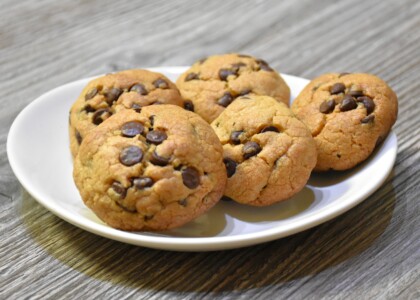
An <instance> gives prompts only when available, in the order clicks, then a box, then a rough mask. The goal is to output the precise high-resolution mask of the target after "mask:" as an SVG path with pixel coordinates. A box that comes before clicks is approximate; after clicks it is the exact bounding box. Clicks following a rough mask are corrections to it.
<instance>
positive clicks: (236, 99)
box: [70, 54, 397, 231]
mask: <svg viewBox="0 0 420 300" xmlns="http://www.w3.org/2000/svg"><path fill="white" fill-rule="evenodd" d="M289 98H290V89H289V87H288V86H287V84H286V82H285V81H284V80H283V79H282V77H281V76H280V75H279V74H278V73H277V72H276V71H275V70H273V69H272V68H271V67H270V66H269V65H268V64H267V62H265V61H263V60H261V59H256V58H254V57H251V56H247V55H240V54H226V55H217V56H210V57H208V58H207V59H203V60H200V61H198V62H196V63H195V64H194V65H193V66H192V67H191V68H190V69H189V70H187V71H186V72H185V73H183V74H182V75H181V76H180V77H179V78H178V80H177V82H176V85H175V84H174V83H172V82H171V81H170V80H169V79H168V78H166V77H165V76H164V75H162V74H159V73H155V72H150V71H146V70H127V71H122V72H118V73H115V74H108V75H105V76H103V77H99V78H97V79H95V80H92V81H91V82H90V83H89V84H88V85H87V86H86V87H85V89H84V90H83V91H82V93H81V95H80V97H79V98H78V99H77V100H76V102H75V103H74V105H73V107H72V108H71V111H70V146H71V152H72V155H73V157H74V180H75V183H76V186H77V188H78V189H79V192H80V194H81V196H82V199H83V201H84V203H85V204H86V205H87V206H88V207H89V208H90V209H92V211H93V212H94V213H95V214H96V215H97V216H98V217H99V218H101V219H102V220H103V221H104V222H106V223H107V224H109V225H110V226H112V227H114V228H118V229H122V230H132V231H139V230H166V229H170V228H174V227H179V226H182V225H183V224H185V223H187V222H189V221H191V220H193V219H195V218H197V217H198V216H200V215H202V214H203V213H205V212H206V211H207V210H209V209H210V208H211V207H212V206H214V205H215V204H216V203H217V202H218V201H219V200H220V199H221V198H224V199H231V200H233V201H236V202H238V203H241V204H244V205H252V206H267V205H271V204H273V203H277V202H279V201H282V200H285V199H289V198H290V197H292V196H293V195H295V194H296V193H298V192H299V191H300V190H301V189H302V188H303V187H304V186H305V184H306V183H307V181H308V179H309V176H310V174H311V172H312V171H313V170H316V171H325V170H330V169H333V170H345V169H349V168H352V167H354V166H355V165H357V164H358V163H360V162H362V161H363V160H365V159H366V158H367V157H368V156H369V155H370V154H371V153H372V151H373V150H374V148H375V146H376V145H377V144H378V142H380V141H381V140H382V139H383V138H384V137H385V136H386V134H387V133H388V132H389V130H390V128H391V127H392V125H393V124H394V122H395V120H396V115H397V98H396V96H395V93H394V92H393V91H392V90H391V89H390V88H389V87H388V86H387V85H386V83H385V82H383V81H382V80H380V79H379V78H377V77H375V76H373V75H368V74H327V75H323V76H321V77H319V78H317V79H315V80H313V81H312V82H311V83H310V84H309V85H308V86H307V87H306V88H305V89H304V90H303V91H302V93H301V94H300V95H299V96H298V97H297V99H296V100H295V102H294V103H293V105H292V110H290V109H289V108H288V103H289Z"/></svg>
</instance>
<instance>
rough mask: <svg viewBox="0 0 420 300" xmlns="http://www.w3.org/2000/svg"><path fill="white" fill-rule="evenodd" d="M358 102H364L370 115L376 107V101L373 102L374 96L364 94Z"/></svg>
mask: <svg viewBox="0 0 420 300" xmlns="http://www.w3.org/2000/svg"><path fill="white" fill-rule="evenodd" d="M357 101H358V102H362V103H363V105H364V106H365V108H366V113H367V114H368V115H369V114H370V113H371V112H373V110H374V109H375V102H373V100H372V98H370V97H367V96H363V97H359V98H357Z"/></svg>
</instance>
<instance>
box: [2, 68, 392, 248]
mask: <svg viewBox="0 0 420 300" xmlns="http://www.w3.org/2000/svg"><path fill="white" fill-rule="evenodd" d="M187 68H188V67H187V66H173V67H154V68H145V69H147V70H151V71H155V72H160V73H176V74H178V73H182V72H184V71H185V70H186V69H187ZM98 76H101V75H97V76H92V77H87V78H83V79H78V80H75V81H72V82H69V83H66V84H63V85H60V86H58V87H55V88H53V89H51V90H49V91H47V92H46V93H43V94H42V95H40V96H39V97H37V98H35V99H34V100H32V101H31V102H30V103H29V104H28V105H26V106H25V107H24V108H23V109H22V110H21V111H20V112H19V114H18V115H17V116H16V118H15V119H14V120H13V123H12V125H11V126H10V129H9V133H8V135H7V146H6V150H7V151H6V152H7V157H8V161H9V164H10V166H11V168H12V171H13V173H14V174H15V176H16V178H17V179H18V181H19V182H20V184H21V185H22V186H23V188H24V189H25V190H26V191H27V192H28V193H29V194H30V195H31V196H32V197H33V198H34V199H35V200H36V201H37V202H38V203H39V204H41V205H42V206H44V207H45V208H46V209H47V210H49V211H50V212H52V213H53V214H55V215H56V216H58V217H59V218H61V219H63V220H65V221H66V222H68V223H70V224H72V225H74V226H76V227H79V228H81V229H83V230H86V231H88V232H91V233H93V234H96V235H99V236H102V237H105V238H109V239H112V240H116V241H120V242H124V243H128V244H132V245H137V246H144V247H149V248H155V249H161V250H172V251H215V250H227V249H233V248H240V247H246V246H251V245H255V244H259V243H263V242H268V241H272V240H276V239H279V238H283V237H286V236H289V235H293V234H296V233H298V232H301V231H304V230H306V229H309V228H312V227H315V226H317V225H319V224H322V223H324V222H326V221H329V220H331V219H333V218H335V217H337V216H339V215H341V214H343V213H344V212H346V211H348V210H350V209H351V208H353V207H355V206H356V205H358V204H359V203H361V202H362V201H364V200H365V199H366V198H368V197H369V196H370V195H372V194H373V193H374V192H375V191H376V190H377V189H378V188H379V187H380V186H382V185H383V183H384V182H385V180H386V179H387V178H388V176H389V174H390V173H391V172H392V170H393V166H394V164H395V160H396V156H397V151H398V141H397V136H396V134H395V133H394V132H393V130H392V129H391V130H390V132H389V134H388V136H387V137H386V139H385V140H384V141H383V143H382V145H381V146H380V147H383V146H384V145H386V144H388V143H391V147H390V150H391V153H389V154H388V156H390V157H388V158H389V159H390V160H388V161H387V164H386V172H384V173H383V174H382V176H381V177H380V179H379V180H378V181H377V182H376V183H375V184H374V185H372V186H369V188H368V189H367V190H366V189H363V191H364V192H361V191H359V192H358V193H357V194H356V195H352V197H350V198H349V197H347V199H345V201H343V202H339V203H335V204H334V205H331V207H325V208H323V209H321V210H318V211H316V212H314V213H313V214H311V215H307V216H305V217H304V218H303V219H299V218H298V219H295V220H293V221H292V222H291V223H289V224H286V225H285V226H282V227H281V228H279V226H275V227H273V228H270V229H264V230H261V231H257V232H251V233H245V234H238V235H235V236H229V235H227V236H212V237H173V236H154V235H144V234H142V233H139V232H127V231H122V230H118V229H114V228H111V227H109V226H108V225H106V224H100V223H97V222H95V221H93V220H90V219H88V218H82V219H80V216H79V217H78V218H76V216H77V215H76V214H74V213H73V212H69V211H66V210H65V208H63V207H62V206H60V205H59V204H58V203H56V202H55V201H50V199H44V197H43V196H42V195H40V193H39V192H38V191H37V189H36V187H35V186H32V183H30V181H28V180H27V178H26V177H25V175H24V174H23V172H22V171H21V169H20V166H19V163H18V162H17V161H16V159H15V157H14V154H13V147H14V146H13V145H14V144H15V143H16V140H14V136H16V134H15V132H16V130H17V128H18V126H19V124H20V123H21V122H22V121H23V120H25V117H26V116H27V115H28V114H29V113H30V111H31V108H32V107H33V106H35V105H37V104H38V103H39V102H42V101H43V99H44V98H48V97H49V96H50V94H53V93H54V92H56V91H58V90H61V89H63V88H68V87H71V86H72V85H77V84H79V83H80V82H81V81H88V80H91V79H93V78H96V77H98ZM281 76H282V77H283V78H284V79H285V80H286V81H288V80H287V79H294V80H299V81H305V84H307V83H308V82H309V80H308V79H306V78H302V77H297V76H293V75H288V74H283V73H281ZM394 145H395V146H394ZM73 215H74V217H73V218H72V216H73ZM79 219H80V220H79Z"/></svg>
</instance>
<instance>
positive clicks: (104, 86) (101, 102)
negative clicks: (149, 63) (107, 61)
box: [69, 69, 183, 156]
mask: <svg viewBox="0 0 420 300" xmlns="http://www.w3.org/2000/svg"><path fill="white" fill-rule="evenodd" d="M153 104H174V105H178V106H182V105H183V100H182V98H181V95H180V93H179V91H178V89H177V88H176V86H175V84H174V83H172V82H171V81H170V80H169V79H168V78H166V77H165V76H164V75H162V74H159V73H155V72H151V71H147V70H140V69H139V70H126V71H121V72H117V73H113V74H107V75H105V76H102V77H99V78H97V79H94V80H92V81H91V82H89V83H88V85H87V86H86V87H85V88H84V89H83V91H82V93H81V94H80V96H79V98H78V99H77V100H76V102H75V103H74V104H73V106H72V108H71V110H70V128H69V131H70V148H71V151H72V154H73V156H75V155H76V154H77V151H78V148H79V145H80V143H81V141H82V140H83V138H84V137H85V136H86V135H87V133H88V132H89V131H90V130H91V129H92V128H95V127H96V126H97V125H99V124H100V123H102V122H103V121H104V120H105V119H106V118H108V117H110V116H111V115H112V114H115V113H116V112H118V111H120V110H122V109H128V108H133V109H136V110H140V109H141V107H143V106H147V105H153Z"/></svg>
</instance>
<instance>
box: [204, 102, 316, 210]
mask: <svg viewBox="0 0 420 300" xmlns="http://www.w3.org/2000/svg"><path fill="white" fill-rule="evenodd" d="M211 126H212V128H213V129H214V130H215V132H216V134H217V136H218V137H219V139H220V141H221V143H222V145H223V151H224V163H225V165H226V173H227V177H228V180H227V185H226V190H225V193H224V194H225V196H227V197H229V198H231V199H233V200H235V201H237V202H239V203H243V204H249V205H254V206H265V205H270V204H273V203H275V202H279V201H282V200H285V199H288V198H290V197H291V196H293V195H294V194H296V193H297V192H299V191H300V190H301V189H302V188H303V187H304V186H305V184H306V182H307V181H308V179H309V176H310V174H311V171H312V169H313V168H314V166H315V164H316V156H317V154H316V148H315V142H314V140H313V138H312V136H311V133H310V132H309V130H308V128H307V127H306V126H305V125H304V124H303V123H302V122H301V121H299V120H298V119H297V118H296V117H295V116H294V115H293V113H292V112H291V110H290V109H289V108H287V106H286V105H285V104H283V103H279V102H277V101H276V100H275V99H274V98H271V97H268V96H257V95H250V96H244V97H239V98H237V99H236V100H235V102H234V103H232V104H231V105H230V106H229V107H228V108H226V109H225V110H224V111H223V112H222V113H221V114H220V115H219V117H217V118H216V119H215V120H214V121H213V122H212V124H211Z"/></svg>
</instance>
